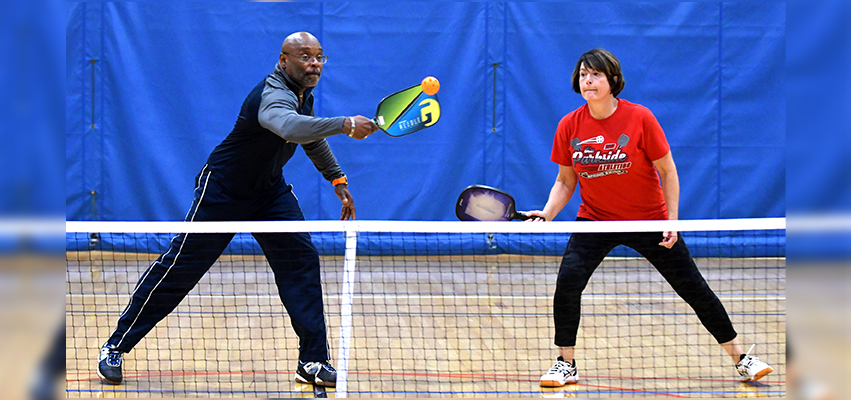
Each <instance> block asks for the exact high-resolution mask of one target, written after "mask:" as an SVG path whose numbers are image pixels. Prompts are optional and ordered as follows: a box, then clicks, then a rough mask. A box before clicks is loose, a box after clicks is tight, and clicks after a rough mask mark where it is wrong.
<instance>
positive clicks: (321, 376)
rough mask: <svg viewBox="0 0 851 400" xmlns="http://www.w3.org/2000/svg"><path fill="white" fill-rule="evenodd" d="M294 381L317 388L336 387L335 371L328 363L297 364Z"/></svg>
mask: <svg viewBox="0 0 851 400" xmlns="http://www.w3.org/2000/svg"><path fill="white" fill-rule="evenodd" d="M295 380H296V381H297V382H301V383H312V384H314V385H319V386H332V387H333V386H337V370H335V369H334V367H332V366H331V364H329V363H328V362H318V361H310V362H301V361H299V362H298V369H297V370H296V371H295Z"/></svg>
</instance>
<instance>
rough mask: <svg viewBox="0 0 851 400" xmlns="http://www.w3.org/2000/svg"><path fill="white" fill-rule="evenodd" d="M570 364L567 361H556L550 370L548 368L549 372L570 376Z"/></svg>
mask: <svg viewBox="0 0 851 400" xmlns="http://www.w3.org/2000/svg"><path fill="white" fill-rule="evenodd" d="M569 365H570V364H568V363H567V361H556V363H555V364H553V366H552V368H550V372H557V373H560V374H562V375H570V366H569Z"/></svg>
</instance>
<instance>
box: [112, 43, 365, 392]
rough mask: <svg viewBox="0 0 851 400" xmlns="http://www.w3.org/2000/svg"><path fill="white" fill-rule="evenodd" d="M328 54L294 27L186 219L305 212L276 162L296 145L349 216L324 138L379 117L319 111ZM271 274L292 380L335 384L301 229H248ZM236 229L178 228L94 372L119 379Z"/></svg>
mask: <svg viewBox="0 0 851 400" xmlns="http://www.w3.org/2000/svg"><path fill="white" fill-rule="evenodd" d="M326 61H327V57H326V56H325V55H324V54H323V51H322V46H321V45H320V44H319V40H317V39H316V37H314V36H313V35H311V34H310V33H307V32H297V33H293V34H291V35H290V36H287V38H286V39H285V40H284V43H283V45H281V54H280V56H279V58H278V62H277V64H276V65H275V69H274V71H273V72H272V73H270V74H269V75H267V76H266V77H265V78H264V79H263V80H261V81H260V83H258V84H257V86H255V87H254V89H252V90H251V92H250V93H249V94H248V97H246V99H245V102H244V103H243V104H242V109H241V110H240V112H239V116H238V117H237V119H236V124H235V125H234V128H233V130H232V131H231V132H230V134H229V135H228V136H227V137H226V138H225V139H224V140H223V141H222V142H221V143H220V144H219V145H218V146H216V148H215V149H214V150H213V152H212V153H211V154H210V156H209V157H208V158H207V162H206V164H205V165H204V166H203V168H201V171H200V172H199V173H198V175H197V176H196V177H195V197H194V200H193V202H192V205H191V207H190V208H189V212H188V213H187V214H186V217H185V220H186V221H296V220H304V215H303V214H302V212H301V208H300V207H299V204H298V200H297V199H296V196H295V195H294V194H293V187H292V185H289V184H287V182H286V180H285V179H284V176H283V167H284V165H285V164H286V163H287V161H289V160H290V158H291V157H292V156H293V154H294V153H295V151H296V148H298V146H301V147H302V149H304V152H305V154H307V156H308V157H309V158H310V160H311V161H312V162H313V164H314V165H315V166H316V169H317V170H318V171H319V172H320V173H321V174H322V176H323V177H324V178H325V180H327V181H328V182H330V185H329V188H333V190H334V193H335V194H336V195H337V197H338V198H339V199H340V201H341V202H342V211H341V213H340V219H341V220H352V219H354V218H355V204H354V200H353V199H352V195H351V193H350V192H349V189H348V180H347V179H346V175H345V174H344V173H343V171H342V169H341V168H340V166H339V165H338V164H337V160H336V158H335V157H334V154H333V153H332V152H331V148H330V147H329V146H328V142H327V141H326V140H325V138H327V137H329V136H333V135H339V134H345V135H348V136H349V137H351V138H353V139H356V140H362V139H364V138H366V137H367V136H369V135H371V134H372V133H374V132H375V131H376V130H377V129H378V126H377V125H376V124H375V123H374V122H372V121H371V120H370V119H369V118H366V117H364V116H361V115H357V116H350V117H333V118H318V117H315V116H314V115H313V99H314V97H313V88H314V87H316V85H317V84H318V83H319V78H320V77H322V68H323V66H324V64H325V62H326ZM253 235H254V238H255V239H256V240H257V242H258V243H259V245H260V248H261V249H262V250H263V253H264V255H265V256H266V259H267V260H268V261H269V265H270V266H271V268H272V271H273V273H274V276H275V283H276V284H277V286H278V293H279V295H280V298H281V302H282V303H283V304H284V307H285V308H286V310H287V313H288V314H289V316H290V319H291V321H292V327H293V329H294V330H295V332H296V334H297V335H298V337H299V360H298V365H297V366H296V373H295V380H296V381H299V382H302V383H312V384H316V385H321V386H335V385H336V383H337V372H336V371H335V370H334V368H333V367H332V366H331V364H330V362H329V359H330V357H329V351H328V341H327V335H326V329H325V314H324V308H323V303H322V284H321V281H320V276H319V268H320V265H319V254H318V252H317V250H316V247H314V245H313V243H312V242H311V239H310V234H308V233H255V234H253ZM233 236H234V234H232V233H221V234H219V233H216V234H178V235H177V236H175V237H174V238H173V239H172V241H171V243H170V245H169V249H168V251H166V252H165V253H164V254H162V255H161V256H160V257H159V258H157V260H156V261H154V262H153V263H152V264H151V266H150V267H149V268H148V270H147V271H146V272H145V273H144V274H143V275H142V277H141V278H140V280H139V283H138V284H137V286H136V288H135V290H134V291H133V293H132V294H131V297H130V303H129V304H128V305H127V307H126V308H125V309H124V312H123V313H122V314H121V316H120V317H119V319H118V324H117V327H116V328H115V331H113V333H112V335H111V336H110V337H109V339H108V340H107V341H106V343H105V344H104V345H103V347H102V348H101V351H100V356H99V357H98V366H97V372H98V376H100V378H101V380H103V381H104V382H106V383H110V384H119V383H121V381H122V380H123V374H122V364H123V359H124V354H125V353H127V352H129V351H130V350H132V349H133V347H135V346H136V344H138V343H139V341H141V340H142V338H144V337H145V335H146V334H147V333H148V332H150V331H151V329H153V328H154V326H155V325H156V324H157V323H158V322H159V321H161V320H162V319H163V318H165V317H166V316H167V315H168V314H169V313H171V311H173V310H174V309H175V307H177V305H178V304H179V303H180V302H181V301H182V300H183V298H184V297H185V296H186V294H187V293H189V291H190V290H192V288H193V287H195V285H196V284H197V283H198V281H199V280H200V279H201V277H202V276H203V275H204V274H205V273H206V272H207V270H208V269H209V268H210V266H212V265H213V263H214V262H215V261H216V260H217V259H218V258H219V256H220V255H221V254H222V252H223V251H224V249H225V247H226V246H227V245H228V243H230V241H231V239H232V238H233Z"/></svg>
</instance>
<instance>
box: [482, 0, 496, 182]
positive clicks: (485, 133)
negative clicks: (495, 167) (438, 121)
mask: <svg viewBox="0 0 851 400" xmlns="http://www.w3.org/2000/svg"><path fill="white" fill-rule="evenodd" d="M490 14H491V3H485V37H484V41H485V59H486V60H488V62H486V63H485V65H484V66H483V67H484V70H485V73H487V66H488V65H493V62H492V61H493V60H490V59H489V58H490V57H488V55H489V54H490V50H489V49H490V45H491V44H490V30H491V29H490V24H491V18H490ZM485 82H488V79H487V77H486V78H485ZM485 90H486V91H487V84H485ZM485 99H487V94H485ZM491 101H496V98H494V99H491ZM482 107H484V112H483V113H482V115H484V118H485V120H484V121H482V122H484V123H483V124H482V126H483V129H482V149H483V150H484V151H482V177H481V180H482V181H483V182H485V181H486V180H487V172H488V141H489V140H490V139H489V137H490V134H491V132H490V130H489V129H488V125H489V124H488V119H489V118H488V102H487V101H484V102H482ZM490 117H491V118H490V120H491V121H493V117H494V116H493V115H491V116H490Z"/></svg>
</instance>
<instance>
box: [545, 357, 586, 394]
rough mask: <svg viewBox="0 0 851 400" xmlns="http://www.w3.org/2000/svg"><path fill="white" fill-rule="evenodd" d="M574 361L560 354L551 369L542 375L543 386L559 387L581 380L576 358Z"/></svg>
mask: <svg viewBox="0 0 851 400" xmlns="http://www.w3.org/2000/svg"><path fill="white" fill-rule="evenodd" d="M573 362H574V363H573V364H571V363H569V362H567V361H564V358H562V357H561V356H559V358H558V361H556V363H555V364H553V366H552V367H551V368H550V370H549V371H547V373H546V374H544V375H543V376H541V386H543V387H559V386H564V385H567V384H568V383H576V382H577V381H579V374H578V373H577V372H576V360H573Z"/></svg>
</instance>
